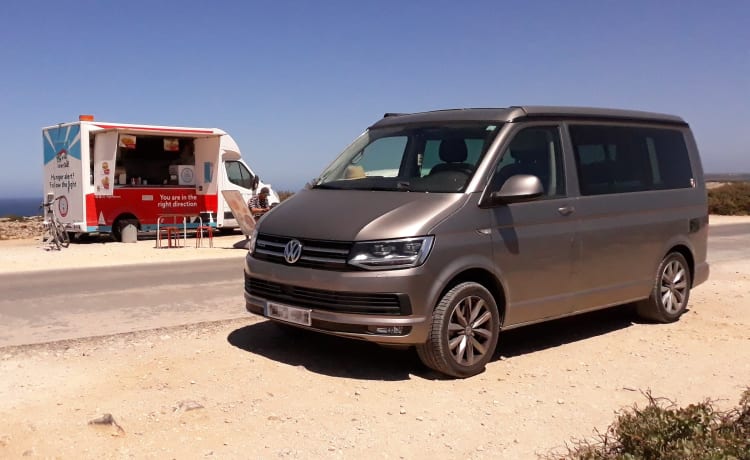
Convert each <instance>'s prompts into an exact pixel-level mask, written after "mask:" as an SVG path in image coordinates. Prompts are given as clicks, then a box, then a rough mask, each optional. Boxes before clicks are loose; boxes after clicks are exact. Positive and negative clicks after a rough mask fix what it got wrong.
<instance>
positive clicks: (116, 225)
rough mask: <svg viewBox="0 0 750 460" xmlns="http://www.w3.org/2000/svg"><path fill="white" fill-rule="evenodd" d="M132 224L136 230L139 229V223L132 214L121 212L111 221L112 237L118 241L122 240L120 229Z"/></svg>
mask: <svg viewBox="0 0 750 460" xmlns="http://www.w3.org/2000/svg"><path fill="white" fill-rule="evenodd" d="M128 224H133V225H135V228H137V229H138V230H140V229H141V221H140V219H138V217H137V216H136V215H135V214H133V213H132V212H121V213H120V214H118V215H117V217H115V219H114V220H113V221H112V236H113V237H114V238H115V239H116V240H117V241H120V240H121V239H122V229H123V228H124V227H125V226H126V225H128Z"/></svg>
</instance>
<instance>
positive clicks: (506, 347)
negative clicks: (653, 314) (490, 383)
mask: <svg viewBox="0 0 750 460" xmlns="http://www.w3.org/2000/svg"><path fill="white" fill-rule="evenodd" d="M636 322H637V317H636V315H635V312H634V309H633V306H632V305H621V306H617V307H613V308H607V309H604V310H598V311H594V312H591V313H585V314H581V315H576V316H570V317H567V318H562V319H557V320H554V321H547V322H544V323H539V324H535V325H532V326H526V327H521V328H518V329H511V330H509V331H505V332H502V333H501V334H500V343H499V344H498V347H497V350H496V352H495V357H494V359H493V361H494V360H497V359H499V358H500V357H501V356H502V357H505V358H510V357H514V356H521V355H525V354H527V353H533V352H535V351H542V350H546V349H549V348H555V347H559V346H562V345H565V344H568V343H574V342H578V341H580V340H586V339H591V338H594V337H597V336H599V335H604V334H608V333H610V332H614V331H617V330H620V329H625V328H627V327H630V326H632V325H633V324H635V323H636Z"/></svg>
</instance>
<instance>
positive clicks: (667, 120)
mask: <svg viewBox="0 0 750 460" xmlns="http://www.w3.org/2000/svg"><path fill="white" fill-rule="evenodd" d="M561 118H565V119H571V118H574V119H581V120H592V121H596V120H600V121H638V122H652V123H654V122H655V123H659V124H670V125H680V126H687V123H686V122H685V120H683V119H682V118H680V117H678V116H675V115H667V114H664V113H655V112H642V111H639V110H622V109H606V108H596V107H561V106H540V105H526V106H512V107H505V108H466V109H447V110H434V111H430V112H419V113H386V114H385V115H384V116H383V118H382V119H381V120H379V121H378V122H376V123H375V124H373V125H372V126H371V128H380V127H384V126H392V125H402V124H411V123H431V122H445V121H495V122H498V123H512V122H515V121H523V120H535V119H561Z"/></svg>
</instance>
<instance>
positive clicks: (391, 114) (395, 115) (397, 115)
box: [383, 112, 407, 118]
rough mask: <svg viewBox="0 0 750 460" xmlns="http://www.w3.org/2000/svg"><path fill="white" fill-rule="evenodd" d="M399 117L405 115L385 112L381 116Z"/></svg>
mask: <svg viewBox="0 0 750 460" xmlns="http://www.w3.org/2000/svg"><path fill="white" fill-rule="evenodd" d="M401 115H407V114H406V113H396V112H386V113H384V114H383V118H388V117H400V116H401Z"/></svg>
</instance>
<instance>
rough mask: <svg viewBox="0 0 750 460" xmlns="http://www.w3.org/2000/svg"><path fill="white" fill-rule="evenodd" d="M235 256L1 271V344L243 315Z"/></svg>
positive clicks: (730, 252)
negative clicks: (217, 258)
mask: <svg viewBox="0 0 750 460" xmlns="http://www.w3.org/2000/svg"><path fill="white" fill-rule="evenodd" d="M736 260H750V224H730V225H722V226H713V227H711V229H710V236H709V262H710V263H711V264H721V263H728V262H732V261H736ZM242 283H243V282H242V261H241V260H235V259H220V260H205V261H201V262H199V263H198V262H196V263H185V262H180V263H165V264H147V265H131V266H122V267H117V268H111V267H110V268H93V269H77V270H65V271H53V272H49V271H47V272H39V273H35V274H28V273H26V274H22V275H0V286H2V294H3V295H2V298H0V347H3V346H8V345H20V344H27V343H38V342H48V341H52V340H62V339H70V338H79V337H87V336H94V335H107V334H114V333H119V332H130V331H135V330H142V329H149V328H156V327H163V326H175V325H179V324H188V323H196V322H200V321H216V320H222V319H229V318H236V317H242V316H244V315H246V313H245V310H244V300H243V297H242V289H243V287H242Z"/></svg>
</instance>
